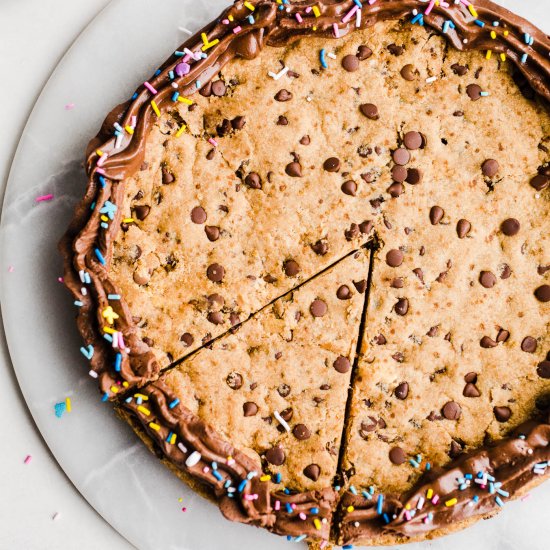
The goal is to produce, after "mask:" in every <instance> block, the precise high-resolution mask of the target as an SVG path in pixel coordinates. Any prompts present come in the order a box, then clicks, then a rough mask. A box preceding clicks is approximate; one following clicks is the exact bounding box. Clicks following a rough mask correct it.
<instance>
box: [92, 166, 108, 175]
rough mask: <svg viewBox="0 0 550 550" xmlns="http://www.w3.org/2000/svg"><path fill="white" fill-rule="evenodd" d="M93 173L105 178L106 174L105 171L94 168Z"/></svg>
mask: <svg viewBox="0 0 550 550" xmlns="http://www.w3.org/2000/svg"><path fill="white" fill-rule="evenodd" d="M95 171H96V172H97V173H98V174H100V175H101V176H106V175H107V173H106V172H105V170H103V168H96V169H95Z"/></svg>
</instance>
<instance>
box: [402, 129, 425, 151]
mask: <svg viewBox="0 0 550 550" xmlns="http://www.w3.org/2000/svg"><path fill="white" fill-rule="evenodd" d="M403 143H404V145H405V147H406V148H407V149H410V150H411V151H414V150H416V149H420V148H421V147H423V146H424V139H423V137H422V134H421V133H420V132H412V131H411V132H407V133H406V134H405V136H404V137H403Z"/></svg>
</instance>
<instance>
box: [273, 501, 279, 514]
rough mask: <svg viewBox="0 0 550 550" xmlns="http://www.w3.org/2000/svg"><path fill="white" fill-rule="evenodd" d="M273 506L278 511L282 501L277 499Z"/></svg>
mask: <svg viewBox="0 0 550 550" xmlns="http://www.w3.org/2000/svg"><path fill="white" fill-rule="evenodd" d="M273 508H275V511H276V512H278V511H279V510H280V509H281V501H280V500H276V501H275V506H274V507H273Z"/></svg>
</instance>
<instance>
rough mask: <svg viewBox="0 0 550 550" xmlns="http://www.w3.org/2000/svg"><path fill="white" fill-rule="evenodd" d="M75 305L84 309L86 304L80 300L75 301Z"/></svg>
mask: <svg viewBox="0 0 550 550" xmlns="http://www.w3.org/2000/svg"><path fill="white" fill-rule="evenodd" d="M74 305H75V306H78V307H82V306H83V305H84V304H83V303H82V302H81V301H80V300H75V301H74Z"/></svg>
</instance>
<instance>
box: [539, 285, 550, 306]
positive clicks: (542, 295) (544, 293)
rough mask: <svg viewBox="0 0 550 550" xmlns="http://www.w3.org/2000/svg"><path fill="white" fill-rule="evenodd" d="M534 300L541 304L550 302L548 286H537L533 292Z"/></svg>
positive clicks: (549, 287)
mask: <svg viewBox="0 0 550 550" xmlns="http://www.w3.org/2000/svg"><path fill="white" fill-rule="evenodd" d="M535 298H536V299H537V300H538V301H539V302H543V303H546V302H550V285H542V286H539V287H538V288H537V289H536V290H535Z"/></svg>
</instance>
